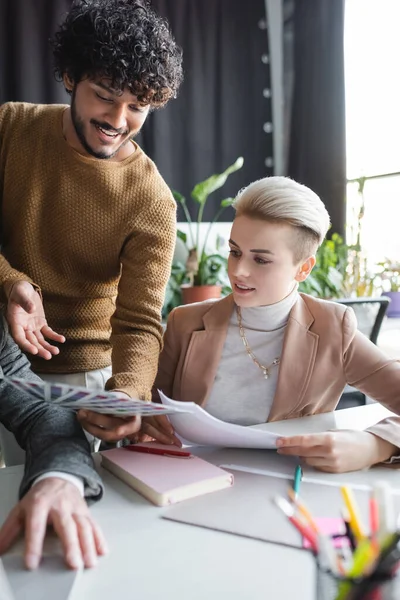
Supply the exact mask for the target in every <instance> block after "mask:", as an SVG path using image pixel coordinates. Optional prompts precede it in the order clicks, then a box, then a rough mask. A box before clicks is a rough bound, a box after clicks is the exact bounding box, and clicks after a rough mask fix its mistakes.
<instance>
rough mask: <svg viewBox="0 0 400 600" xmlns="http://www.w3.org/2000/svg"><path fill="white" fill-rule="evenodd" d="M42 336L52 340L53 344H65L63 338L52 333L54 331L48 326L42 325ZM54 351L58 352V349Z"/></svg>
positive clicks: (58, 334) (54, 332)
mask: <svg viewBox="0 0 400 600" xmlns="http://www.w3.org/2000/svg"><path fill="white" fill-rule="evenodd" d="M42 334H43V335H44V336H45V337H47V338H48V339H49V340H53V342H59V343H60V344H63V343H64V342H65V337H64V336H63V335H61V334H60V333H57V332H56V331H54V329H52V328H51V327H49V326H48V325H44V326H43V327H42ZM52 348H55V346H52ZM56 350H58V348H56Z"/></svg>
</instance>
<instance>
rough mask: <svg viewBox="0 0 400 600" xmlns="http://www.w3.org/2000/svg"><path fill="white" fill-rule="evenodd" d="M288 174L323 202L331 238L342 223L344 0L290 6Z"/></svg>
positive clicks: (303, 1)
mask: <svg viewBox="0 0 400 600" xmlns="http://www.w3.org/2000/svg"><path fill="white" fill-rule="evenodd" d="M293 30H294V34H293V35H294V48H293V50H294V54H293V61H294V62H293V64H294V89H293V99H292V103H293V104H292V116H291V133H290V138H289V165H288V174H289V175H290V176H291V177H293V178H294V179H296V180H298V181H300V182H301V183H304V184H305V185H308V186H309V187H311V188H312V189H313V190H314V191H315V192H316V193H317V194H318V195H319V196H320V197H321V198H322V200H323V201H324V202H325V205H326V207H327V209H328V211H329V214H330V216H331V220H332V229H331V233H333V232H337V233H340V234H342V235H343V233H344V227H345V220H346V204H345V195H346V137H345V90H344V44H343V38H344V0H334V1H333V0H296V1H295V2H294V27H293Z"/></svg>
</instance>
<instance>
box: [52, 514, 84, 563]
mask: <svg viewBox="0 0 400 600" xmlns="http://www.w3.org/2000/svg"><path fill="white" fill-rule="evenodd" d="M77 519H78V517H77V516H75V515H74V517H73V516H72V514H71V513H69V512H66V513H60V512H58V511H53V513H52V515H51V522H52V525H53V527H54V530H55V532H56V533H57V535H58V537H59V538H60V541H61V545H62V547H63V553H64V558H65V562H66V563H67V565H68V566H69V567H70V568H71V569H79V568H81V567H82V565H83V561H82V551H81V543H80V537H79V535H78V525H77V522H76V520H77ZM80 519H81V520H82V521H83V517H80ZM82 527H83V525H82ZM85 542H86V539H85ZM85 550H86V551H87V555H88V556H89V554H90V553H89V551H88V550H87V547H86V546H85ZM90 558H91V556H90ZM90 566H93V565H90Z"/></svg>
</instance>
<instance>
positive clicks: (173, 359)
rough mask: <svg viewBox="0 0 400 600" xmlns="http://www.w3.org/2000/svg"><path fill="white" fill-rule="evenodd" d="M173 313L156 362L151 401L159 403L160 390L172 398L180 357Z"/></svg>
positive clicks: (169, 317) (172, 312) (170, 315)
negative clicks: (155, 375)
mask: <svg viewBox="0 0 400 600" xmlns="http://www.w3.org/2000/svg"><path fill="white" fill-rule="evenodd" d="M175 311H176V309H174V310H172V311H171V312H170V314H169V316H168V321H167V328H166V330H165V332H164V337H163V349H162V351H161V353H160V357H159V361H158V371H157V377H156V379H155V382H154V385H153V389H152V401H153V402H160V396H159V395H158V392H157V390H158V389H160V390H162V391H163V392H164V394H166V395H167V396H168V397H169V398H173V386H174V379H175V373H176V369H177V365H178V361H179V356H180V343H179V342H180V338H179V335H177V334H176V327H175Z"/></svg>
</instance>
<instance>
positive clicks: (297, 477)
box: [293, 465, 303, 500]
mask: <svg viewBox="0 0 400 600" xmlns="http://www.w3.org/2000/svg"><path fill="white" fill-rule="evenodd" d="M302 478H303V471H302V469H301V466H300V465H297V467H296V469H295V471H294V478H293V492H294V496H295V499H296V500H297V498H298V495H299V492H300V483H301V480H302Z"/></svg>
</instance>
